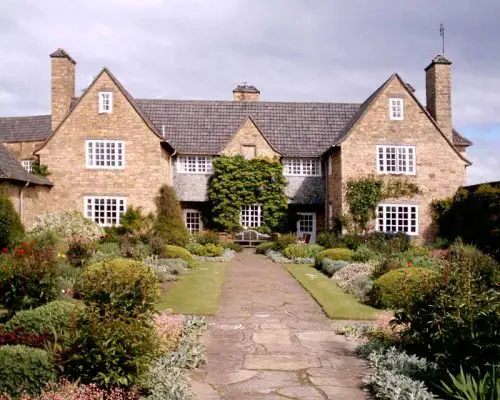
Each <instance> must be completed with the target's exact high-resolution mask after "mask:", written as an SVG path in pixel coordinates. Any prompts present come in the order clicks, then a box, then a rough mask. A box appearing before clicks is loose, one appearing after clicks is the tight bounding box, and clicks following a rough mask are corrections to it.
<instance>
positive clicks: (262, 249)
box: [255, 242, 276, 254]
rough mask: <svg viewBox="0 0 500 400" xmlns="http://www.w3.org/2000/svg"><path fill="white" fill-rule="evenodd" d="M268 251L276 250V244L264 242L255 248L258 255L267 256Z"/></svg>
mask: <svg viewBox="0 0 500 400" xmlns="http://www.w3.org/2000/svg"><path fill="white" fill-rule="evenodd" d="M268 250H276V242H264V243H261V244H259V245H257V247H255V252H256V253H257V254H266V252H267V251H268Z"/></svg>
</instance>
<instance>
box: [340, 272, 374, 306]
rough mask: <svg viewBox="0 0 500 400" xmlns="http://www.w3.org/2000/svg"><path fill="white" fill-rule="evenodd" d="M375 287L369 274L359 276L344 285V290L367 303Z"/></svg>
mask: <svg viewBox="0 0 500 400" xmlns="http://www.w3.org/2000/svg"><path fill="white" fill-rule="evenodd" d="M372 289H373V279H371V278H370V277H369V276H366V275H363V276H359V277H357V278H355V279H353V280H351V281H349V283H348V284H347V285H345V286H344V290H345V291H346V292H347V293H349V294H352V295H353V296H354V297H355V298H356V299H357V300H358V301H360V302H361V303H367V302H368V301H369V300H370V294H371V291H372Z"/></svg>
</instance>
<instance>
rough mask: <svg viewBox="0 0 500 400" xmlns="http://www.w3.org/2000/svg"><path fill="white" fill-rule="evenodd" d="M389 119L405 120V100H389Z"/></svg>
mask: <svg viewBox="0 0 500 400" xmlns="http://www.w3.org/2000/svg"><path fill="white" fill-rule="evenodd" d="M389 119H392V120H393V121H401V120H403V99H395V98H392V99H389Z"/></svg>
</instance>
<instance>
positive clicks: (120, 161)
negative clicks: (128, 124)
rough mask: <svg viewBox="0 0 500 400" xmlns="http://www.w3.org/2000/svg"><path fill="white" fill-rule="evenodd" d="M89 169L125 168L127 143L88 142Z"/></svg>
mask: <svg viewBox="0 0 500 400" xmlns="http://www.w3.org/2000/svg"><path fill="white" fill-rule="evenodd" d="M85 156H86V157H85V158H86V165H87V168H101V169H123V168H125V142H124V141H123V140H86V141H85Z"/></svg>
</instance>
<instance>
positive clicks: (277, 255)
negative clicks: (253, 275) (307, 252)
mask: <svg viewBox="0 0 500 400" xmlns="http://www.w3.org/2000/svg"><path fill="white" fill-rule="evenodd" d="M266 256H268V257H269V258H270V259H271V260H273V262H275V263H279V264H314V258H313V257H305V258H287V257H285V256H284V255H283V253H282V252H281V251H276V250H268V251H267V252H266Z"/></svg>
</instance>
